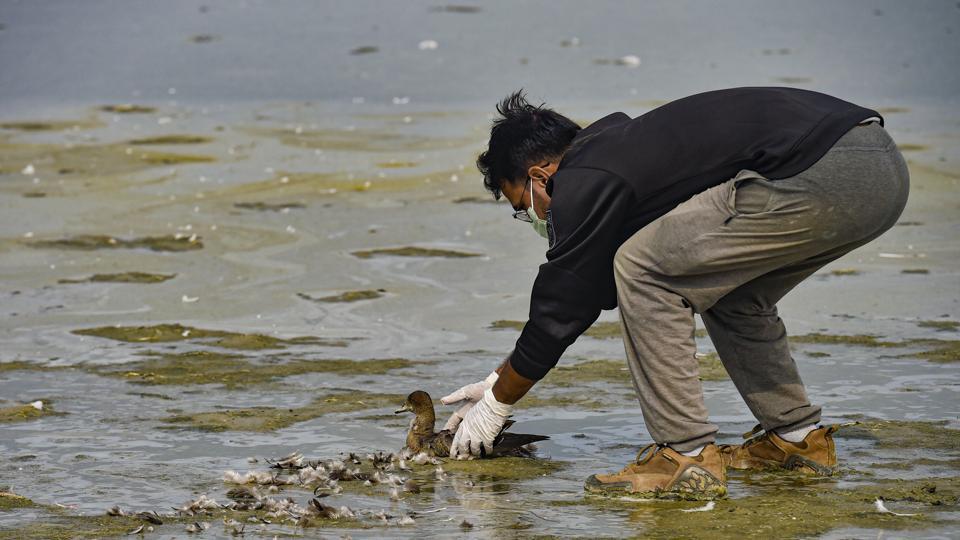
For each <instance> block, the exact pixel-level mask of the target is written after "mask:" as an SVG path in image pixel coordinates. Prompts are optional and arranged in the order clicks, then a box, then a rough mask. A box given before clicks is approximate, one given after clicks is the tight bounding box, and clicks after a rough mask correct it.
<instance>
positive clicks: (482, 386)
mask: <svg viewBox="0 0 960 540" xmlns="http://www.w3.org/2000/svg"><path fill="white" fill-rule="evenodd" d="M499 378H500V374H499V373H497V372H496V371H494V372H493V373H491V374H489V375H487V378H486V379H484V380H482V381H480V382H475V383H472V384H468V385H466V386H461V387H460V389H459V390H456V391H455V392H453V393H452V394H449V395H446V396H443V397H442V398H440V403H443V404H444V405H459V406H460V408H459V409H457V410H456V411H454V412H453V414H451V415H450V419H448V420H447V423H446V424H444V425H443V429H445V430H447V431H456V430H457V426H459V425H460V421H462V420H463V418H464V417H465V416H466V415H467V411H469V410H470V409H472V408H473V406H474V405H476V404H477V402H478V401H480V399H481V398H483V393H484V392H485V391H487V390H489V389H490V388H493V384H494V383H495V382H497V379H499Z"/></svg>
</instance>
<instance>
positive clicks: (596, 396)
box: [516, 388, 631, 410]
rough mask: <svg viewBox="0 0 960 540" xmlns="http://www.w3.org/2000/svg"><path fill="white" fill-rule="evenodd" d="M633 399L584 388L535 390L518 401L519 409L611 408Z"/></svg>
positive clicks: (623, 395)
mask: <svg viewBox="0 0 960 540" xmlns="http://www.w3.org/2000/svg"><path fill="white" fill-rule="evenodd" d="M628 401H631V396H629V395H627V394H614V393H612V392H597V391H596V389H592V388H589V389H582V390H577V391H573V392H543V391H542V390H541V391H537V390H534V391H533V392H530V393H528V394H527V395H525V396H524V397H523V399H521V400H520V401H518V402H517V404H516V407H517V408H518V409H541V408H560V409H587V410H597V409H609V408H611V407H615V406H617V405H622V404H623V403H626V402H628Z"/></svg>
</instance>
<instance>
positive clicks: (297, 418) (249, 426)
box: [163, 390, 406, 432]
mask: <svg viewBox="0 0 960 540" xmlns="http://www.w3.org/2000/svg"><path fill="white" fill-rule="evenodd" d="M405 397H406V396H404V395H400V394H378V393H373V392H363V391H360V390H351V391H348V392H343V393H337V394H328V395H325V396H322V397H319V398H316V399H314V400H313V401H312V402H311V403H309V404H307V405H305V406H303V407H294V408H274V407H250V408H246V409H229V410H223V411H209V412H199V413H192V414H182V415H177V416H173V417H171V418H166V419H164V420H163V421H164V422H165V423H168V424H174V425H177V426H181V427H188V428H192V429H198V430H200V431H254V432H270V431H276V430H278V429H283V428H285V427H289V426H292V425H293V424H297V423H300V422H306V421H308V420H313V419H314V418H319V417H321V416H324V415H327V414H335V413H349V412H356V411H363V410H368V409H385V408H390V407H396V404H397V403H402V402H403V399H404V398H405Z"/></svg>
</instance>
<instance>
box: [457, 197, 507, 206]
mask: <svg viewBox="0 0 960 540" xmlns="http://www.w3.org/2000/svg"><path fill="white" fill-rule="evenodd" d="M505 200H506V199H501V200H499V201H498V200H496V199H494V198H493V197H477V196H476V195H468V196H465V197H457V198H456V199H454V200H453V201H452V202H453V203H454V204H504V201H505Z"/></svg>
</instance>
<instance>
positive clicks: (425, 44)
mask: <svg viewBox="0 0 960 540" xmlns="http://www.w3.org/2000/svg"><path fill="white" fill-rule="evenodd" d="M439 46H440V44H439V43H437V42H436V41H434V40H432V39H425V40H423V41H421V42H420V43H418V44H417V48H418V49H420V50H421V51H432V50H434V49H436V48H437V47H439Z"/></svg>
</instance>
